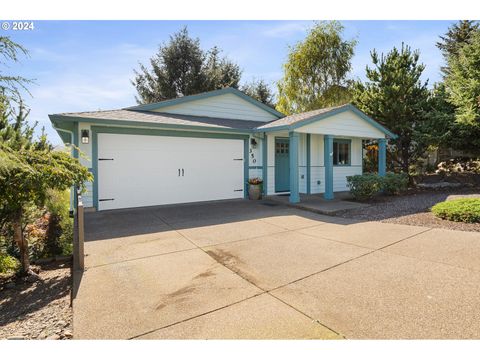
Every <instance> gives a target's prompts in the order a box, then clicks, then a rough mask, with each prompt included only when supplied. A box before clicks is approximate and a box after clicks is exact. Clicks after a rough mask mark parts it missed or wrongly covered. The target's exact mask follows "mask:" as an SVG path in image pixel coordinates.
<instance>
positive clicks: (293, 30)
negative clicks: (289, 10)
mask: <svg viewBox="0 0 480 360" xmlns="http://www.w3.org/2000/svg"><path fill="white" fill-rule="evenodd" d="M311 25H312V22H305V21H302V22H297V21H295V22H281V23H278V24H274V25H270V26H264V27H265V29H264V30H263V31H262V33H261V34H262V35H263V36H267V37H275V38H289V37H291V36H294V35H296V34H298V33H305V31H306V30H307V29H308V28H309V27H310V26H311Z"/></svg>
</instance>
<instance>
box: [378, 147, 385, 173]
mask: <svg viewBox="0 0 480 360" xmlns="http://www.w3.org/2000/svg"><path fill="white" fill-rule="evenodd" d="M386 173H387V140H386V139H378V175H380V176H385V174H386Z"/></svg>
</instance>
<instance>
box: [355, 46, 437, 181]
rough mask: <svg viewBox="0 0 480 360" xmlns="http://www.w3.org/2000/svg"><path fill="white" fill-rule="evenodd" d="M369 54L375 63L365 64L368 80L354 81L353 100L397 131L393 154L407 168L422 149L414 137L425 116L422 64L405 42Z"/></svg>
mask: <svg viewBox="0 0 480 360" xmlns="http://www.w3.org/2000/svg"><path fill="white" fill-rule="evenodd" d="M371 57H372V62H373V65H374V67H373V68H369V67H368V66H367V68H366V75H367V78H368V80H369V82H367V83H365V84H362V83H361V82H357V83H356V85H355V87H354V91H353V103H354V104H355V105H356V106H358V107H359V108H360V109H361V110H362V111H364V112H365V113H366V114H368V115H369V116H371V117H372V118H374V119H376V120H377V121H379V122H380V123H381V124H383V125H385V126H386V127H387V128H389V129H390V130H391V131H392V132H393V133H395V134H397V135H398V138H397V139H396V140H394V141H393V144H394V147H395V148H394V154H393V155H394V157H393V158H394V160H396V161H397V163H398V164H399V165H400V166H401V168H402V169H403V171H405V172H408V170H409V166H410V164H412V163H413V162H414V161H415V160H416V159H417V158H418V156H419V155H420V154H421V153H422V152H423V150H424V149H423V148H422V146H421V144H422V143H421V142H418V141H415V139H416V137H417V136H418V135H419V134H418V132H419V129H421V128H422V125H423V124H424V122H425V121H426V119H427V115H426V109H427V107H428V98H429V91H428V89H427V82H424V83H423V82H422V81H421V79H420V77H421V75H422V72H423V70H424V69H425V66H424V65H423V64H420V63H419V57H420V54H419V52H418V51H414V52H412V51H411V49H410V47H409V46H405V45H404V44H402V47H401V49H397V48H395V47H394V48H393V50H392V51H390V52H389V53H388V54H387V55H386V56H384V55H383V54H382V55H381V56H379V55H378V53H377V52H376V51H375V50H373V51H372V52H371Z"/></svg>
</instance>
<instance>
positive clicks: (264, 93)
mask: <svg viewBox="0 0 480 360" xmlns="http://www.w3.org/2000/svg"><path fill="white" fill-rule="evenodd" d="M240 90H242V91H243V92H244V93H245V94H247V95H248V96H250V97H252V98H254V99H256V100H258V101H260V102H262V103H264V104H265V105H268V106H270V107H272V108H275V98H274V95H273V93H272V91H271V90H270V87H269V86H268V84H267V83H266V82H265V81H263V80H253V81H251V82H249V83H246V84H244V85H243V86H242V87H241V88H240Z"/></svg>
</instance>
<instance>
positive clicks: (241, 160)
mask: <svg viewBox="0 0 480 360" xmlns="http://www.w3.org/2000/svg"><path fill="white" fill-rule="evenodd" d="M233 160H235V161H237V160H238V161H243V159H233Z"/></svg>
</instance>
